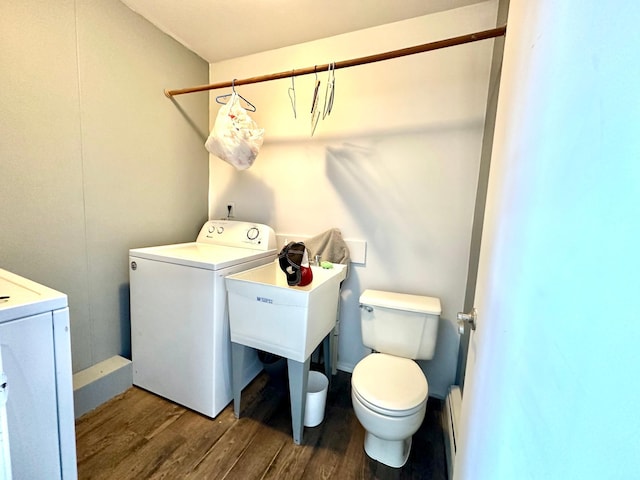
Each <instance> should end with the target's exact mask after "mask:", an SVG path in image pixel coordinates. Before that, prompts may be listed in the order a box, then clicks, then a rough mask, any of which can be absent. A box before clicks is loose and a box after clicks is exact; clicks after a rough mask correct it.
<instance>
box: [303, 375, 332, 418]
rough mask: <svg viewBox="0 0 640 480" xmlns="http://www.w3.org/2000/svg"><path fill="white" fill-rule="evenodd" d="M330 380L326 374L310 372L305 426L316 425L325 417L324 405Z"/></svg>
mask: <svg viewBox="0 0 640 480" xmlns="http://www.w3.org/2000/svg"><path fill="white" fill-rule="evenodd" d="M328 389H329V380H328V379H327V377H325V376H324V374H322V373H320V372H316V371H310V372H309V381H308V383H307V406H306V408H305V411H304V426H305V427H316V426H318V425H320V424H321V423H322V420H323V419H324V407H325V404H326V403H327V390H328Z"/></svg>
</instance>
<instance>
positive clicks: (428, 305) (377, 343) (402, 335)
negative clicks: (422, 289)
mask: <svg viewBox="0 0 640 480" xmlns="http://www.w3.org/2000/svg"><path fill="white" fill-rule="evenodd" d="M441 312H442V308H441V306H440V299H439V298H434V297H425V296H422V295H409V294H406V293H394V292H383V291H380V290H365V291H364V292H362V295H360V323H361V326H362V342H363V343H364V345H365V346H367V347H369V348H371V349H373V350H375V351H378V352H382V353H388V354H391V355H397V356H399V357H404V358H411V359H414V360H430V359H432V358H433V354H434V353H435V350H436V338H437V336H438V323H439V319H440V313H441Z"/></svg>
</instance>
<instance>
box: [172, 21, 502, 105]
mask: <svg viewBox="0 0 640 480" xmlns="http://www.w3.org/2000/svg"><path fill="white" fill-rule="evenodd" d="M506 31H507V26H506V25H504V26H502V27H497V28H492V29H491V30H483V31H481V32H476V33H469V34H467V35H462V36H460V37H453V38H447V39H445V40H438V41H437V42H431V43H424V44H422V45H416V46H415V47H407V48H401V49H400V50H392V51H390V52H385V53H378V54H376V55H369V56H368V57H360V58H354V59H352V60H343V61H342V62H335V67H334V68H335V69H336V70H337V69H339V68H347V67H355V66H357V65H365V64H367V63H374V62H381V61H382V60H391V59H392V58H399V57H405V56H407V55H414V54H416V53H423V52H429V51H431V50H439V49H441V48H447V47H453V46H455V45H463V44H465V43H472V42H477V41H479V40H486V39H489V38H495V37H500V36H502V35H505V33H506ZM331 65H332V64H329V63H327V64H324V65H314V66H313V67H307V68H300V69H295V70H287V71H286V72H279V73H272V74H269V75H260V76H258V77H251V78H244V79H241V80H233V81H227V82H219V83H212V84H210V85H200V86H197V87H189V88H181V89H177V90H165V91H164V94H165V95H166V96H167V97H169V98H171V97H173V96H175V95H183V94H185V93H195V92H204V91H206V90H215V89H218V88H228V87H231V86H232V85H233V86H238V85H248V84H250V83H260V82H268V81H271V80H279V79H281V78H290V77H297V76H299V75H309V74H310V73H317V72H321V71H323V70H328V69H329V66H331Z"/></svg>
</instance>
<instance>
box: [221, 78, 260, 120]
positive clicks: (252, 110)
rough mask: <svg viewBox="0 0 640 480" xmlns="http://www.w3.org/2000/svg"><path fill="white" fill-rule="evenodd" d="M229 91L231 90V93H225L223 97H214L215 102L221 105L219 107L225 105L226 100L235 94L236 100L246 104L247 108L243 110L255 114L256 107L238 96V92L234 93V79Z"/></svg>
mask: <svg viewBox="0 0 640 480" xmlns="http://www.w3.org/2000/svg"><path fill="white" fill-rule="evenodd" d="M231 90H233V93H226V94H224V95H218V96H217V97H216V102H217V103H219V104H221V105H226V103H227V101H228V100H227V99H228V98H229V97H231V96H233V95H234V94H235V95H237V96H238V98H239V99H240V100H243V101H244V103H246V104H247V108H246V109H245V110H249V111H250V112H255V111H256V107H255V106H254V105H253V103H251V102H250V101H249V100H247V99H246V98H244V97H243V96H242V95H240V94H239V93H238V92H236V79H235V78H234V79H233V81H232V82H231ZM225 100H226V101H225Z"/></svg>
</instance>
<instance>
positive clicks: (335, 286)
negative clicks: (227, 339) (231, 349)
mask: <svg viewBox="0 0 640 480" xmlns="http://www.w3.org/2000/svg"><path fill="white" fill-rule="evenodd" d="M346 268H347V266H346V265H340V264H334V267H333V268H331V269H325V268H322V267H318V266H312V267H311V269H312V271H313V281H312V282H311V283H310V284H309V285H307V286H305V287H290V286H289V285H287V279H286V276H285V274H284V272H283V271H282V270H281V269H280V265H279V264H278V260H276V261H275V262H273V263H269V264H266V265H263V266H260V267H257V268H253V269H251V270H246V271H244V272H240V273H236V274H233V275H229V276H228V277H226V286H227V292H228V300H229V325H230V331H231V341H232V342H235V343H239V344H242V345H247V346H249V347H253V348H258V349H260V350H264V351H267V352H271V353H274V354H276V355H280V356H283V357H286V358H290V359H292V360H295V361H298V362H304V361H305V360H306V359H307V358H309V356H310V355H311V354H312V353H313V350H314V349H315V348H316V346H317V345H318V344H319V343H320V342H321V341H322V340H323V339H324V337H326V336H327V335H328V334H329V332H330V331H331V330H332V329H333V327H334V326H335V324H336V316H337V313H338V312H337V310H338V296H339V295H340V282H341V281H342V280H344V279H345V277H346V274H347V270H346Z"/></svg>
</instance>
